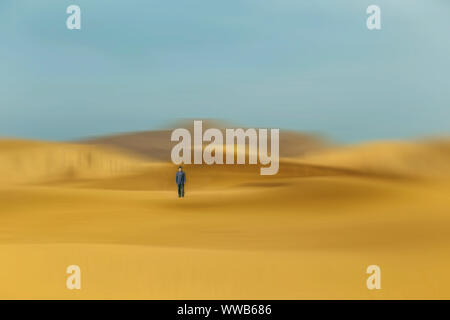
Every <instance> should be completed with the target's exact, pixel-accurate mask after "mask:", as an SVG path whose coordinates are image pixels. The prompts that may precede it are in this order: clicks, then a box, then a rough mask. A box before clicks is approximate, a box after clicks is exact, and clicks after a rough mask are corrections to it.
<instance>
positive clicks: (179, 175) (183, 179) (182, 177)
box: [175, 166, 186, 198]
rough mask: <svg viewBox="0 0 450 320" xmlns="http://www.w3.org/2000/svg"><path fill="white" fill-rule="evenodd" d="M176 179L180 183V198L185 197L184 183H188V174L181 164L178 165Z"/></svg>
mask: <svg viewBox="0 0 450 320" xmlns="http://www.w3.org/2000/svg"><path fill="white" fill-rule="evenodd" d="M175 181H176V183H177V185H178V198H184V184H185V183H186V174H185V173H184V171H183V169H182V168H181V166H179V167H178V172H177V174H176V176H175Z"/></svg>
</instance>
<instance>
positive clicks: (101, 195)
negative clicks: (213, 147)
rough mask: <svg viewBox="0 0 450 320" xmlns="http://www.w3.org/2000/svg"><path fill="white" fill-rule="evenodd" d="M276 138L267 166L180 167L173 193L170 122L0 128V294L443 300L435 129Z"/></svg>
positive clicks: (444, 194)
mask: <svg viewBox="0 0 450 320" xmlns="http://www.w3.org/2000/svg"><path fill="white" fill-rule="evenodd" d="M283 137H284V138H283V139H282V141H281V142H280V144H281V146H282V148H283V149H284V150H285V151H283V157H282V158H281V159H280V170H279V174H277V175H274V176H261V175H259V169H260V166H259V165H212V166H208V165H186V166H184V168H185V171H186V174H187V184H186V198H184V199H178V198H177V194H176V186H175V171H176V167H177V166H175V165H173V164H172V163H171V162H169V161H167V158H168V154H169V157H170V149H171V145H170V144H168V143H167V141H169V140H170V131H165V130H163V131H157V132H144V133H133V134H129V135H128V134H124V135H117V136H110V137H106V138H98V139H93V140H87V141H78V142H76V143H56V142H41V141H25V140H11V139H9V140H6V139H3V140H0V177H1V178H0V259H1V260H2V264H0V281H1V283H2V286H1V287H0V298H10V299H18V298H22V299H29V298H41V299H49V298H61V299H96V298H105V299H118V298H121V299H146V298H147V299H149V298H150V299H231V298H235V299H302V298H305V299H315V298H319V299H320V298H322V299H347V298H356V299H358V298H370V299H394V298H401V299H417V298H421V299H443V298H450V289H449V288H450V276H449V275H448V272H447V270H448V269H449V268H450V255H449V254H448V252H449V248H450V212H449V208H450V198H449V196H448V195H449V194H450V181H449V179H447V177H449V173H450V166H449V164H450V162H449V160H450V144H449V141H448V140H446V139H441V140H424V141H417V142H405V141H397V142H392V141H384V142H376V143H367V144H361V145H357V146H342V147H338V146H332V145H330V144H328V143H326V142H324V141H322V140H320V139H318V140H316V138H311V137H310V136H309V135H304V134H300V133H287V134H283ZM424 178H426V179H424ZM70 264H77V265H79V266H80V267H81V269H82V290H81V291H77V290H72V291H70V290H67V289H66V288H65V281H66V276H67V275H66V273H65V268H66V267H67V266H68V265H70ZM371 264H378V265H380V267H381V270H382V288H383V289H382V290H374V291H369V290H367V288H366V287H365V283H366V279H367V275H366V273H365V270H366V267H367V266H368V265H371Z"/></svg>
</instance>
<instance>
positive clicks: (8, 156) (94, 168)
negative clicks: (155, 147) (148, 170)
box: [0, 140, 144, 184]
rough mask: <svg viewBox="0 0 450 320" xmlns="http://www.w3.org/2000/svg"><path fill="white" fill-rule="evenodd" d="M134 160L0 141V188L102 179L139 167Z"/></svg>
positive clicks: (78, 148) (98, 151)
mask: <svg viewBox="0 0 450 320" xmlns="http://www.w3.org/2000/svg"><path fill="white" fill-rule="evenodd" d="M143 164H144V161H143V160H141V159H139V158H138V157H136V156H133V155H128V154H124V153H121V152H119V151H117V150H111V149H108V148H95V147H92V146H85V145H76V144H69V143H51V142H39V141H26V140H9V141H8V140H0V184H1V183H22V184H23V183H38V182H43V181H53V180H61V179H63V180H65V179H80V178H101V177H111V176H116V175H123V174H130V173H132V172H135V171H136V170H137V169H138V168H140V167H142V165H143Z"/></svg>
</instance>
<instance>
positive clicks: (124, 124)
mask: <svg viewBox="0 0 450 320" xmlns="http://www.w3.org/2000/svg"><path fill="white" fill-rule="evenodd" d="M72 4H75V5H78V6H80V8H81V21H82V22H81V30H68V29H67V27H66V19H67V17H68V16H69V15H68V14H67V13H66V8H67V7H68V6H69V5H72ZM372 4H376V5H378V6H380V8H381V25H382V29H381V30H373V31H370V30H368V29H367V27H366V19H367V17H368V15H367V14H366V8H367V7H368V6H369V5H372ZM449 17H450V1H447V0H396V1H392V0H370V1H365V0H341V1H335V0H314V1H301V0H271V1H269V0H240V1H238V0H226V1H225V0H222V1H219V0H215V1H211V0H176V1H174V0H165V1H161V0H159V1H155V0H146V1H142V0H127V1H125V0H122V1H118V0H70V1H69V0H39V1H37V0H1V1H0V136H3V137H5V136H6V137H20V138H33V139H47V140H71V139H77V138H82V137H87V136H95V135H104V134H110V133H120V132H127V131H140V130H152V129H157V128H162V127H164V126H166V125H167V124H170V123H173V122H174V121H175V120H177V119H184V118H191V119H206V118H214V119H222V120H226V121H228V122H231V123H233V124H236V126H246V127H264V128H281V129H292V130H298V131H306V132H315V133H320V134H323V135H325V136H328V137H330V138H332V139H334V140H336V141H340V142H344V143H354V142H360V141H366V140H379V139H413V138H417V137H422V136H434V135H447V134H449V133H450V130H449V124H450V80H449V75H450V58H449V57H450V38H449V31H450V18H449Z"/></svg>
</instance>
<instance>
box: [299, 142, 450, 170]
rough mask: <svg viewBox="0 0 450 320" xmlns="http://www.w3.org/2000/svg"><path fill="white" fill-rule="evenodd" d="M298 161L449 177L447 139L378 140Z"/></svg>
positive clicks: (449, 144)
mask: <svg viewBox="0 0 450 320" xmlns="http://www.w3.org/2000/svg"><path fill="white" fill-rule="evenodd" d="M299 162H301V163H305V164H313V165H320V166H332V167H334V168H342V169H350V170H356V171H359V172H365V173H373V174H381V175H391V176H409V177H432V178H449V177H450V139H444V138H442V139H435V140H423V141H381V142H374V143H366V144H360V145H356V146H348V147H340V148H329V149H326V150H321V151H319V152H311V153H309V154H308V155H306V156H303V157H301V158H299Z"/></svg>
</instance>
